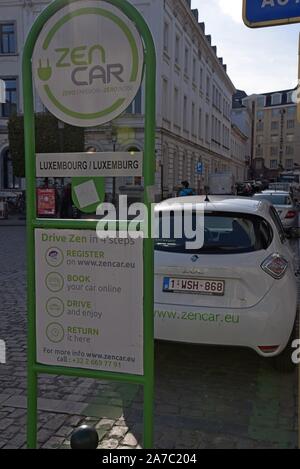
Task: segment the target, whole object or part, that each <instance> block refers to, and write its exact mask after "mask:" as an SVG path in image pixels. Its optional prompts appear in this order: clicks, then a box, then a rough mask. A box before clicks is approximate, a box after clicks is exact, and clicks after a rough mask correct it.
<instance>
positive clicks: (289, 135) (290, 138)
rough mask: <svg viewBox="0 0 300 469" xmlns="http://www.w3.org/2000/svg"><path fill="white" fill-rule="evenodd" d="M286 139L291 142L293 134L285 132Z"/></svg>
mask: <svg viewBox="0 0 300 469" xmlns="http://www.w3.org/2000/svg"><path fill="white" fill-rule="evenodd" d="M286 141H287V142H293V141H294V134H286Z"/></svg>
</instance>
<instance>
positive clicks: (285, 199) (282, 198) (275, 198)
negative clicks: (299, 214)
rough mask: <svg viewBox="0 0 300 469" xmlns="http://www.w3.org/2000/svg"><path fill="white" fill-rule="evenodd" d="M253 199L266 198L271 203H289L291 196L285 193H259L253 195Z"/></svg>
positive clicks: (290, 202)
mask: <svg viewBox="0 0 300 469" xmlns="http://www.w3.org/2000/svg"><path fill="white" fill-rule="evenodd" d="M255 199H259V200H267V201H268V202H270V203H271V204H273V205H291V204H292V201H291V198H290V197H289V196H287V195H276V194H274V195H273V194H260V195H257V196H255Z"/></svg>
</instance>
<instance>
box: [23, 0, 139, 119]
mask: <svg viewBox="0 0 300 469" xmlns="http://www.w3.org/2000/svg"><path fill="white" fill-rule="evenodd" d="M143 54H144V53H143V44H142V41H141V37H140V35H139V33H138V31H137V30H136V28H135V26H134V25H133V23H132V22H130V21H129V20H128V18H127V17H126V16H125V15H124V14H123V13H122V12H121V11H120V10H119V9H117V8H115V7H114V6H113V5H111V4H109V3H106V2H99V0H98V1H94V0H82V1H78V2H76V3H73V4H70V5H68V6H67V7H65V8H62V9H61V10H59V11H58V12H57V13H56V14H55V15H54V16H52V17H51V18H50V19H49V20H48V22H47V23H46V25H45V27H44V28H43V30H42V32H41V34H40V36H39V38H38V40H37V42H36V45H35V49H34V54H33V59H32V66H33V75H34V79H35V85H36V88H37V90H38V93H39V95H40V97H41V100H42V102H43V104H44V105H45V106H46V108H47V109H48V110H49V111H50V112H51V113H52V114H54V115H55V116H56V117H58V118H59V119H60V120H62V121H63V122H67V123H69V124H71V125H76V126H79V127H91V126H96V125H101V124H104V123H106V122H110V121H111V120H113V119H114V118H116V117H118V116H119V115H120V114H121V113H122V112H123V111H124V110H125V109H126V108H127V107H128V106H129V105H130V103H131V102H132V101H133V99H134V98H135V96H136V94H137V92H138V90H139V87H140V85H141V81H142V72H143V61H144V60H143V59H144V56H143Z"/></svg>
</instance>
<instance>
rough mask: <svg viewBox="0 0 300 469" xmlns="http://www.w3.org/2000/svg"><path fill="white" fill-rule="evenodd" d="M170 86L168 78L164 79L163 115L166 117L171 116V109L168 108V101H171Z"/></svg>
mask: <svg viewBox="0 0 300 469" xmlns="http://www.w3.org/2000/svg"><path fill="white" fill-rule="evenodd" d="M168 93H169V86H168V80H167V79H166V78H164V79H163V96H162V115H163V117H164V118H165V119H168V118H169V109H168V103H169V96H168Z"/></svg>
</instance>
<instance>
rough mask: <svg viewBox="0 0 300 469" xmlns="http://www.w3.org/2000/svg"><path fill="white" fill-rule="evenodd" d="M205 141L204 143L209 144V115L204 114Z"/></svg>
mask: <svg viewBox="0 0 300 469" xmlns="http://www.w3.org/2000/svg"><path fill="white" fill-rule="evenodd" d="M205 139H206V142H207V143H209V142H210V135H209V115H208V114H206V116H205Z"/></svg>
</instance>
